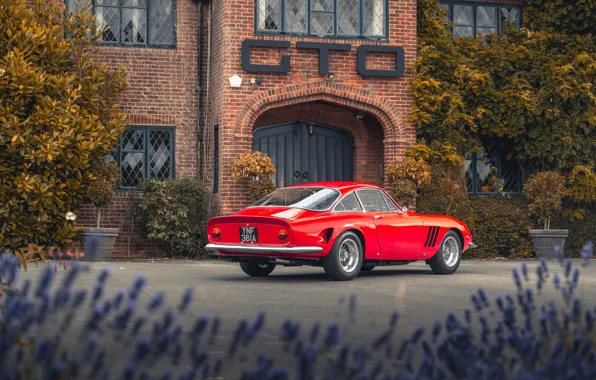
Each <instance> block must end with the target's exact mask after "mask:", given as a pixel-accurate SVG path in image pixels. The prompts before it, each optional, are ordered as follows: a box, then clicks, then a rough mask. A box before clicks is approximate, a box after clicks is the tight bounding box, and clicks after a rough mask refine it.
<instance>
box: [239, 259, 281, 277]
mask: <svg viewBox="0 0 596 380" xmlns="http://www.w3.org/2000/svg"><path fill="white" fill-rule="evenodd" d="M240 268H242V271H243V272H244V273H246V274H247V275H249V276H251V277H265V276H268V275H269V274H270V273H271V272H273V269H275V264H272V263H255V262H240Z"/></svg>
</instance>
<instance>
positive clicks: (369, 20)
mask: <svg viewBox="0 0 596 380" xmlns="http://www.w3.org/2000/svg"><path fill="white" fill-rule="evenodd" d="M387 4H388V2H387V0H256V31H257V32H264V33H274V34H301V35H311V36H335V37H353V38H358V37H369V38H379V37H386V36H387Z"/></svg>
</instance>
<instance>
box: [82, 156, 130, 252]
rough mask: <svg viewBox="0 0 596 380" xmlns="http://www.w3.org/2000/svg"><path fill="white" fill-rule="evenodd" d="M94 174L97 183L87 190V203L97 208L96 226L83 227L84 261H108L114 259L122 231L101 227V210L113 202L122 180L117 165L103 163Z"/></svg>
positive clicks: (95, 169)
mask: <svg viewBox="0 0 596 380" xmlns="http://www.w3.org/2000/svg"><path fill="white" fill-rule="evenodd" d="M93 174H94V176H95V181H94V182H93V183H92V184H91V185H90V186H89V188H88V189H87V201H88V202H89V203H91V204H92V205H93V206H95V222H96V226H95V227H83V231H82V232H81V243H82V246H83V253H84V254H85V256H84V257H83V259H85V260H93V261H108V260H110V259H111V258H112V251H113V250H114V244H115V243H116V238H117V237H118V233H119V232H120V229H119V228H102V227H101V209H102V208H103V207H105V206H107V205H109V204H110V203H111V202H112V198H113V197H114V191H115V190H116V188H117V187H118V183H119V179H120V169H119V168H118V165H116V164H115V163H108V162H102V163H101V164H99V165H97V166H96V167H95V168H94V170H93Z"/></svg>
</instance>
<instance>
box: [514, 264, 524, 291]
mask: <svg viewBox="0 0 596 380" xmlns="http://www.w3.org/2000/svg"><path fill="white" fill-rule="evenodd" d="M513 281H515V286H517V289H519V290H521V288H522V283H521V279H520V277H519V272H518V270H517V269H513Z"/></svg>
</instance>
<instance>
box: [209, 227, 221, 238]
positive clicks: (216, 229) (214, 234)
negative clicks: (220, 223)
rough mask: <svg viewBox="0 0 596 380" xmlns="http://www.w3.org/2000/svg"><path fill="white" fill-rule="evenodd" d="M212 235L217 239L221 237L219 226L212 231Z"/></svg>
mask: <svg viewBox="0 0 596 380" xmlns="http://www.w3.org/2000/svg"><path fill="white" fill-rule="evenodd" d="M211 236H213V237H214V238H215V239H219V238H220V237H221V231H220V230H219V228H214V229H213V231H212V232H211Z"/></svg>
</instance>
